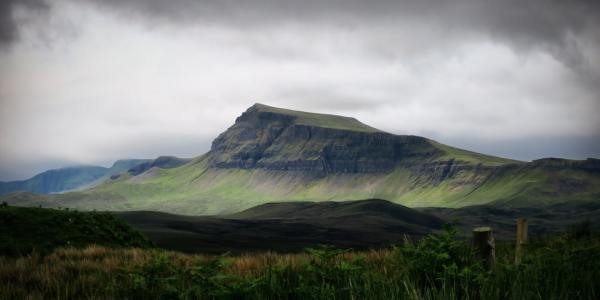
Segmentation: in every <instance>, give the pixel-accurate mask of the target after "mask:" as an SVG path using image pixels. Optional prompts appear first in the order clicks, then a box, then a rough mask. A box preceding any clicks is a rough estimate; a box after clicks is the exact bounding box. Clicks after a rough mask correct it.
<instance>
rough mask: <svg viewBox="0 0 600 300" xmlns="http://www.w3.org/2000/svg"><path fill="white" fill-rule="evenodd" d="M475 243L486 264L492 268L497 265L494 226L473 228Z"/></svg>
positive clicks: (480, 256)
mask: <svg viewBox="0 0 600 300" xmlns="http://www.w3.org/2000/svg"><path fill="white" fill-rule="evenodd" d="M473 245H474V246H475V249H476V251H477V255H478V256H479V259H481V261H483V263H484V266H485V267H486V268H487V269H488V270H491V269H492V268H493V267H494V265H496V241H495V240H494V236H493V235H492V228H490V227H478V228H475V229H473Z"/></svg>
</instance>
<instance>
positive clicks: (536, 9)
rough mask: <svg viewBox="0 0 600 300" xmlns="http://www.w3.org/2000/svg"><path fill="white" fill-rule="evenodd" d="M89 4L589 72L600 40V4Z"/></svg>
mask: <svg viewBox="0 0 600 300" xmlns="http://www.w3.org/2000/svg"><path fill="white" fill-rule="evenodd" d="M90 1H92V2H95V3H97V4H98V5H100V6H102V7H105V8H109V9H113V10H114V11H115V12H117V13H118V14H120V15H123V16H127V17H130V16H131V15H136V16H138V17H141V18H142V19H145V20H146V21H148V22H150V24H156V23H155V22H156V21H164V22H167V23H170V24H186V23H188V24H190V23H196V24H205V25H210V24H219V25H230V26H238V27H246V26H249V27H250V28H253V27H255V26H264V25H268V26H272V25H273V24H274V23H293V22H298V23H304V24H314V23H315V22H316V23H318V24H321V25H327V24H329V25H332V26H347V27H349V28H353V27H355V28H359V27H361V26H363V25H366V26H369V25H372V23H385V24H389V25H390V26H392V27H393V26H407V25H411V26H415V27H418V26H439V27H441V28H444V33H445V34H449V35H461V34H463V33H465V32H469V33H476V34H477V33H478V34H483V35H486V36H491V37H492V38H495V39H497V40H499V41H501V42H506V43H508V44H510V46H512V47H514V48H515V49H519V50H524V51H527V50H530V49H538V48H541V49H542V50H545V51H548V52H549V53H551V54H552V55H554V56H555V57H556V58H557V59H559V60H561V61H562V62H564V63H566V64H568V65H569V66H571V67H575V68H583V67H582V66H583V65H585V64H586V63H587V61H588V60H589V59H592V58H588V57H585V54H584V53H582V51H581V49H580V48H581V47H582V45H581V44H580V43H581V40H580V38H583V37H584V36H585V38H586V39H588V40H590V41H592V42H593V43H594V46H598V43H599V42H600V30H596V29H597V28H599V27H600V26H599V25H600V1H594V0H570V1H561V0H529V1H518V0H506V1H495V0H458V1H434V0H420V1H406V0H405V1H387V0H384V1H359V0H344V1H342V0H328V1H321V0H319V1H317V0H307V1H291V0H287V1H286V0H283V1H276V0H254V1H193V0H174V1H160V0H149V1H148V0H98V1H94V0H90ZM593 59H596V58H593Z"/></svg>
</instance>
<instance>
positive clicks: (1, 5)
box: [0, 0, 50, 50]
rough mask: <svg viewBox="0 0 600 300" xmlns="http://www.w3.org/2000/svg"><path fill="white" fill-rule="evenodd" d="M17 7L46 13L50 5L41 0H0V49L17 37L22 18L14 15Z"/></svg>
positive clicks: (40, 13)
mask: <svg viewBox="0 0 600 300" xmlns="http://www.w3.org/2000/svg"><path fill="white" fill-rule="evenodd" d="M18 9H23V10H27V11H29V12H35V13H36V14H37V15H39V16H41V15H44V14H46V13H47V12H48V11H49V9H50V6H49V5H48V4H47V3H46V2H45V1H43V0H2V1H0V50H2V49H5V48H7V47H9V46H10V45H12V44H13V43H15V42H17V41H18V39H19V26H20V25H22V24H21V23H22V22H24V20H19V19H18V18H17V16H16V11H17V10H18Z"/></svg>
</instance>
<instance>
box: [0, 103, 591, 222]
mask: <svg viewBox="0 0 600 300" xmlns="http://www.w3.org/2000/svg"><path fill="white" fill-rule="evenodd" d="M163 161H164V162H167V165H169V166H170V167H171V168H163V167H161V166H162V165H164V163H163ZM159 162H161V163H160V164H159ZM111 178H112V179H111V180H108V181H106V182H104V183H103V184H101V185H98V186H95V187H93V188H90V189H87V190H82V191H77V192H71V193H64V194H60V195H49V196H37V195H33V194H25V193H17V194H12V195H8V196H6V197H4V198H3V199H6V201H8V202H9V203H12V204H20V205H43V206H61V207H75V208H79V209H98V210H158V211H165V212H172V213H180V214H196V215H198V214H226V213H234V212H238V211H241V210H244V209H247V208H250V207H253V206H256V205H260V204H264V203H268V202H281V201H298V200H301V201H306V200H308V201H325V200H360V199H370V198H379V199H386V200H389V201H392V202H395V203H399V204H403V205H406V206H410V207H423V206H438V207H462V206H468V205H476V204H497V205H503V206H509V207H510V206H536V205H546V204H553V203H561V202H573V201H597V200H598V199H600V163H599V160H597V159H588V160H584V161H572V160H565V159H541V160H536V161H534V162H530V163H526V162H519V161H514V160H510V159H504V158H499V157H494V156H489V155H484V154H480V153H475V152H471V151H467V150H462V149H457V148H454V147H450V146H447V145H443V144H441V143H438V142H436V141H433V140H430V139H427V138H424V137H418V136H411V135H395V134H392V133H388V132H384V131H381V130H377V129H375V128H373V127H370V126H368V125H365V124H363V123H361V122H359V121H358V120H356V119H354V118H349V117H342V116H335V115H326V114H318V113H309V112H300V111H294V110H288V109H282V108H276V107H271V106H267V105H263V104H255V105H253V106H251V107H250V108H248V109H247V110H246V111H245V112H244V113H242V115H241V116H239V117H238V118H237V119H236V120H235V123H234V124H233V125H232V126H231V127H230V128H229V129H227V130H226V131H225V132H223V133H222V134H220V135H219V136H218V137H217V138H216V139H215V140H214V141H213V143H212V147H211V149H210V151H209V152H208V153H206V154H204V155H201V156H199V157H196V158H194V159H192V160H189V161H188V160H173V159H171V158H168V157H167V158H164V159H158V160H157V161H155V162H154V163H151V164H146V165H140V166H139V167H138V168H135V169H131V170H130V171H129V172H127V173H124V174H121V175H120V176H113V177H111ZM3 199H0V200H3Z"/></svg>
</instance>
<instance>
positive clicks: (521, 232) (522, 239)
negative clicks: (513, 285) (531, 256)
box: [515, 218, 527, 265]
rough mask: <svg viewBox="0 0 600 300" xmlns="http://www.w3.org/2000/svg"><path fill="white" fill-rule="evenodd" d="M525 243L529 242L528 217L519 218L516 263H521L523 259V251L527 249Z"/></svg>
mask: <svg viewBox="0 0 600 300" xmlns="http://www.w3.org/2000/svg"><path fill="white" fill-rule="evenodd" d="M525 244H527V219H525V218H518V219H517V247H516V249H515V265H518V264H520V263H521V260H522V259H523V252H524V251H525V249H524V248H525Z"/></svg>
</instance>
